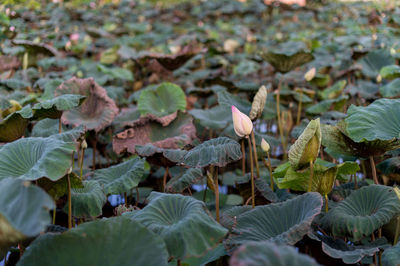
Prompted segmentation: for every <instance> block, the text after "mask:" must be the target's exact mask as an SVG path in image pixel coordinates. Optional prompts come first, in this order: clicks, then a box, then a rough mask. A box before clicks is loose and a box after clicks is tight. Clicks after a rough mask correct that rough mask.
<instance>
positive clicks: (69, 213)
mask: <svg viewBox="0 0 400 266" xmlns="http://www.w3.org/2000/svg"><path fill="white" fill-rule="evenodd" d="M67 184H68V229H71V228H72V199H71V179H70V178H69V173H68V174H67Z"/></svg>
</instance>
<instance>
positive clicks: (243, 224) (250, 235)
mask: <svg viewBox="0 0 400 266" xmlns="http://www.w3.org/2000/svg"><path fill="white" fill-rule="evenodd" d="M321 207H322V197H321V195H320V194H319V193H316V192H309V193H305V194H303V195H301V196H297V197H295V198H294V199H289V200H286V201H284V202H281V203H273V204H269V205H264V206H256V207H255V208H254V209H253V210H251V211H248V212H245V213H243V214H242V215H240V216H238V217H237V220H236V225H235V226H234V227H233V230H232V233H231V235H230V236H229V238H228V239H227V240H226V244H228V246H229V247H230V248H235V247H238V246H240V245H241V244H244V243H247V242H249V241H264V240H270V241H273V242H277V243H283V244H289V245H294V244H295V243H296V242H297V241H299V240H300V239H302V238H303V236H304V235H305V234H307V233H308V232H309V231H310V226H311V222H312V221H313V220H314V217H315V216H317V215H318V214H319V213H320V212H321Z"/></svg>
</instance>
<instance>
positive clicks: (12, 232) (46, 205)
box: [0, 178, 55, 257]
mask: <svg viewBox="0 0 400 266" xmlns="http://www.w3.org/2000/svg"><path fill="white" fill-rule="evenodd" d="M54 207H55V206H54V201H53V199H52V198H51V197H50V196H49V195H47V194H46V192H45V191H43V190H42V189H41V188H39V187H37V186H34V185H33V184H31V183H30V182H29V181H24V180H19V179H12V178H7V179H3V180H1V181H0V257H3V255H5V254H4V253H6V251H7V250H8V248H9V247H10V246H13V245H16V244H18V243H20V242H22V241H24V240H26V239H27V238H29V237H34V236H36V235H38V234H39V233H41V232H43V231H44V230H45V229H46V226H47V225H48V224H50V223H51V218H50V214H49V211H50V210H51V209H54Z"/></svg>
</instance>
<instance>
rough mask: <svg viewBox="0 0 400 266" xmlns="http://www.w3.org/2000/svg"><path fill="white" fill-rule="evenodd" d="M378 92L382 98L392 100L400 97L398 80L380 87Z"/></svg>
mask: <svg viewBox="0 0 400 266" xmlns="http://www.w3.org/2000/svg"><path fill="white" fill-rule="evenodd" d="M379 92H380V94H381V95H382V96H383V97H386V98H393V97H396V98H397V97H399V96H400V78H397V79H394V80H392V81H391V82H389V83H388V84H386V85H384V86H381V87H380V88H379Z"/></svg>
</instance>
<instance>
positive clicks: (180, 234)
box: [132, 192, 227, 259]
mask: <svg viewBox="0 0 400 266" xmlns="http://www.w3.org/2000/svg"><path fill="white" fill-rule="evenodd" d="M132 219H134V220H137V221H139V222H140V223H142V224H143V225H145V226H146V227H147V228H149V229H150V230H152V231H153V232H154V233H156V234H157V235H159V236H161V237H162V238H163V239H164V241H165V243H166V244H167V248H168V252H169V255H170V256H172V257H175V258H177V259H183V258H186V257H192V256H199V255H201V254H203V253H204V252H206V251H207V250H209V249H211V248H213V247H214V246H216V245H217V244H218V242H219V241H220V240H221V239H222V238H223V237H224V236H225V235H226V233H227V230H226V229H225V228H224V227H222V226H221V225H219V224H218V223H217V222H216V221H215V220H214V219H213V218H212V217H211V216H210V214H209V213H208V211H207V210H206V208H205V205H204V202H202V201H199V200H196V199H194V198H192V197H185V196H182V195H179V194H173V195H172V194H163V193H157V192H152V193H151V195H150V203H149V204H148V205H147V206H146V207H145V208H143V209H142V210H141V211H138V212H134V213H133V215H132Z"/></svg>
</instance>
